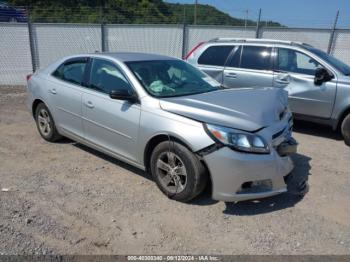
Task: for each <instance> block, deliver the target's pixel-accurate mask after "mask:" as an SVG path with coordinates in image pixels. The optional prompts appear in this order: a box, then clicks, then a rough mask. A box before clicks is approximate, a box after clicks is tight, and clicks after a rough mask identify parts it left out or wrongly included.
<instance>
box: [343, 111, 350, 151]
mask: <svg viewBox="0 0 350 262" xmlns="http://www.w3.org/2000/svg"><path fill="white" fill-rule="evenodd" d="M341 133H342V135H343V138H344V141H345V144H347V145H348V146H350V114H348V115H347V116H345V118H344V120H343V122H342V124H341Z"/></svg>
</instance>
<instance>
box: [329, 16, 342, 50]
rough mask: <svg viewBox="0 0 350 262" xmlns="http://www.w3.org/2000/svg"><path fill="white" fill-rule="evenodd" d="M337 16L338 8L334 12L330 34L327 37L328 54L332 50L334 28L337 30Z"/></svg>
mask: <svg viewBox="0 0 350 262" xmlns="http://www.w3.org/2000/svg"><path fill="white" fill-rule="evenodd" d="M338 18H339V10H338V11H337V14H336V16H335V19H334V23H333V27H332V29H331V30H332V31H331V36H330V38H329V43H328V49H327V53H328V54H330V53H331V52H332V47H333V41H334V35H335V30H337V23H338Z"/></svg>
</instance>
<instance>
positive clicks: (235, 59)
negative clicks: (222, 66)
mask: <svg viewBox="0 0 350 262" xmlns="http://www.w3.org/2000/svg"><path fill="white" fill-rule="evenodd" d="M241 52H242V46H240V47H238V48H237V49H236V50H235V51H234V53H233V54H232V56H231V58H230V61H228V62H227V65H226V66H228V67H239V63H240V60H241Z"/></svg>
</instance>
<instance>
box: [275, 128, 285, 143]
mask: <svg viewBox="0 0 350 262" xmlns="http://www.w3.org/2000/svg"><path fill="white" fill-rule="evenodd" d="M285 130H286V127H285V128H283V129H282V130H281V131H278V132H277V133H276V134H273V135H272V140H273V139H276V138H277V137H280V136H281V135H282V134H283V133H284V131H285Z"/></svg>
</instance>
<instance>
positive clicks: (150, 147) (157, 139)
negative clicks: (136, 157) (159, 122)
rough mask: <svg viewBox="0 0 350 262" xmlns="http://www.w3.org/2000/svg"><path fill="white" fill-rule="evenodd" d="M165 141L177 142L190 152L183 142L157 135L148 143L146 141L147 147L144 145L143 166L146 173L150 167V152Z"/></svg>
mask: <svg viewBox="0 0 350 262" xmlns="http://www.w3.org/2000/svg"><path fill="white" fill-rule="evenodd" d="M167 140H170V141H174V142H177V143H179V144H181V145H183V146H185V147H187V149H189V150H190V151H191V152H192V150H191V148H190V147H189V146H188V145H186V143H184V142H183V141H181V140H180V139H178V138H176V137H174V136H171V135H164V134H163V135H157V136H155V137H153V138H152V139H151V140H150V141H148V143H147V145H146V148H145V152H144V160H143V161H144V165H145V167H146V171H149V167H150V160H151V155H152V152H153V150H154V148H155V147H156V146H157V145H158V144H159V143H161V142H164V141H167Z"/></svg>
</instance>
